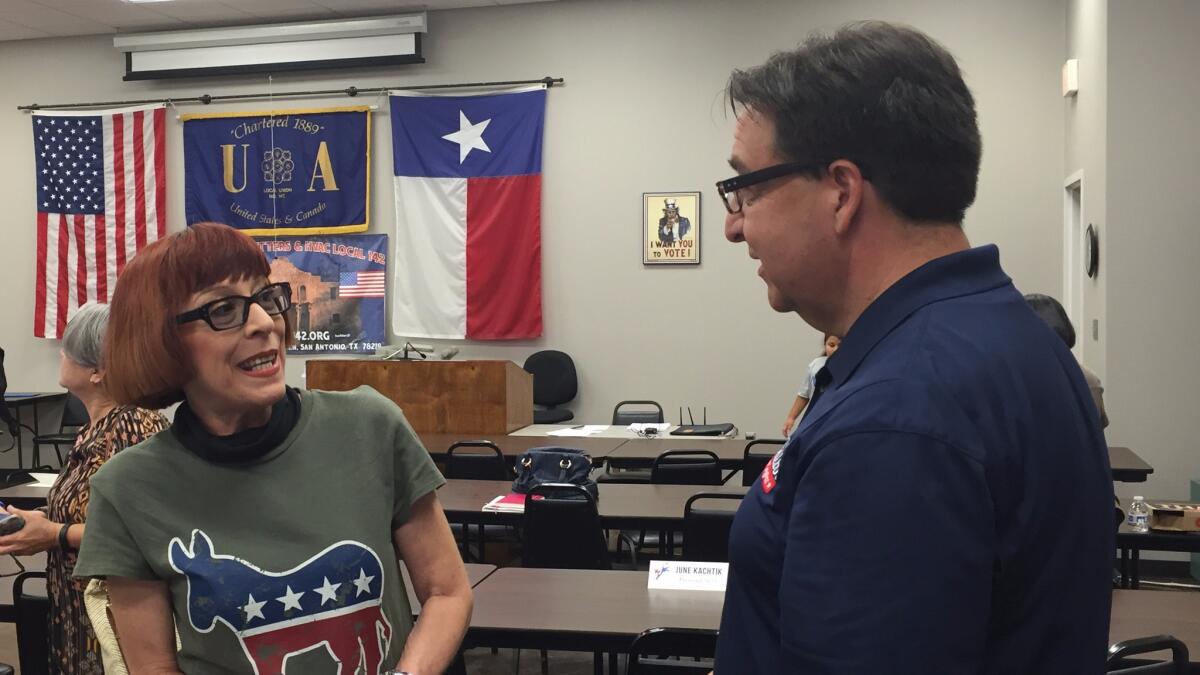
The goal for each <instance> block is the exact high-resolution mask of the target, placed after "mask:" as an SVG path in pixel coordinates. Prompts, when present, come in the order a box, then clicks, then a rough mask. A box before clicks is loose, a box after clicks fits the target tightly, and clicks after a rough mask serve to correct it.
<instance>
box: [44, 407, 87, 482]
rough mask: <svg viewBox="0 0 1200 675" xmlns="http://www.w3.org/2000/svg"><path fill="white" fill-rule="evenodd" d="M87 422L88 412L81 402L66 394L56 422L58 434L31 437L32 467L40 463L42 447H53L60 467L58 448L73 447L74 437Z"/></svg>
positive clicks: (61, 463) (61, 462) (60, 453)
mask: <svg viewBox="0 0 1200 675" xmlns="http://www.w3.org/2000/svg"><path fill="white" fill-rule="evenodd" d="M88 421H89V418H88V411H87V408H86V407H84V405H83V401H80V400H79V399H78V398H76V397H75V395H74V394H67V401H66V403H64V404H63V412H62V417H61V418H59V421H58V433H53V434H41V435H38V436H34V437H33V465H34V466H39V465H41V463H42V446H43V445H53V446H54V454H56V455H58V465H59V466H62V465H63V456H62V451H61V450H60V448H59V446H60V445H66V446H74V445H75V436H77V435H78V434H79V430H80V429H81V428H83V427H84V426H85V425H86V424H87V423H88Z"/></svg>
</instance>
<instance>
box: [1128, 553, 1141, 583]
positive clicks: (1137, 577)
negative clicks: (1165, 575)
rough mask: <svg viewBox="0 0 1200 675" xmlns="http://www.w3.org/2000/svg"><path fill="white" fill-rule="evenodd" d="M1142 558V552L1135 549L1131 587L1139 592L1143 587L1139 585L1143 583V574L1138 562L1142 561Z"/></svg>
mask: <svg viewBox="0 0 1200 675" xmlns="http://www.w3.org/2000/svg"><path fill="white" fill-rule="evenodd" d="M1141 557H1142V550H1141V549H1137V548H1135V549H1133V560H1132V563H1133V564H1132V568H1133V578H1132V579H1130V582H1129V587H1130V588H1132V589H1134V590H1137V589H1138V587H1139V586H1140V585H1141V584H1140V583H1139V582H1140V581H1141V573H1140V572H1139V571H1138V561H1139V560H1140V559H1141Z"/></svg>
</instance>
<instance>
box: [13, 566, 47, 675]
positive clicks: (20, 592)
mask: <svg viewBox="0 0 1200 675" xmlns="http://www.w3.org/2000/svg"><path fill="white" fill-rule="evenodd" d="M45 578H46V573H45V572H22V573H20V574H18V575H17V578H16V579H15V580H14V581H13V610H14V613H15V614H16V618H17V658H18V659H19V660H20V665H21V673H22V675H46V673H47V672H48V669H49V663H50V647H49V641H50V636H49V632H48V630H47V628H46V626H47V620H48V618H49V615H50V599H49V598H47V597H46V595H45V594H44V593H38V592H27V591H26V589H25V582H26V581H28V580H30V579H45Z"/></svg>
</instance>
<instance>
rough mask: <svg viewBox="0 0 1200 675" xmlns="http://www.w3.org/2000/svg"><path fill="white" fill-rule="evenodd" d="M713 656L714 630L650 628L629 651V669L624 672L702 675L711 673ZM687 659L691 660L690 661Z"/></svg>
mask: <svg viewBox="0 0 1200 675" xmlns="http://www.w3.org/2000/svg"><path fill="white" fill-rule="evenodd" d="M716 653H717V631H715V630H704V629H701V628H651V629H649V630H647V631H644V632H643V633H642V634H641V635H639V636H637V637H636V638H635V639H634V641H633V644H632V645H631V646H630V647H629V669H628V670H627V671H626V672H627V674H628V675H655V674H659V673H661V674H662V675H667V674H668V673H675V674H676V675H691V674H692V673H695V674H697V675H703V674H704V673H707V672H709V671H710V670H712V667H713V663H712V659H713V657H714V656H715V655H716ZM666 657H681V658H679V659H667V658H666ZM688 658H690V659H693V660H690V661H689V660H687V659H688ZM696 659H703V660H696Z"/></svg>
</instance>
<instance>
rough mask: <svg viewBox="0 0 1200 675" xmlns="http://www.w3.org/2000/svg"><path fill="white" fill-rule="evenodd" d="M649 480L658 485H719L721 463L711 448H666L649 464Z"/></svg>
mask: <svg viewBox="0 0 1200 675" xmlns="http://www.w3.org/2000/svg"><path fill="white" fill-rule="evenodd" d="M650 482H651V483H658V484H659V485H720V484H721V464H720V459H719V458H718V457H717V453H715V452H713V451H712V450H668V451H666V452H664V453H662V454H661V455H659V456H658V457H655V458H654V463H652V464H651V465H650Z"/></svg>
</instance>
